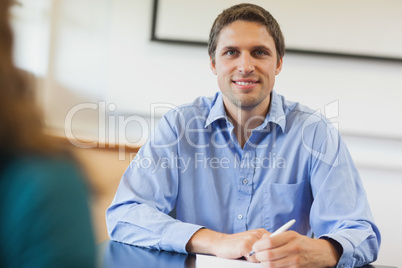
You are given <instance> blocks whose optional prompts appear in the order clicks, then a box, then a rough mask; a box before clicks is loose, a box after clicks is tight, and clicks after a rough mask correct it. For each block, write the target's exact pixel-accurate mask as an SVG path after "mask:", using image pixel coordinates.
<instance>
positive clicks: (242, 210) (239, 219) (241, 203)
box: [234, 146, 255, 233]
mask: <svg viewBox="0 0 402 268" xmlns="http://www.w3.org/2000/svg"><path fill="white" fill-rule="evenodd" d="M254 158H255V150H250V148H247V146H245V147H244V149H243V154H242V157H241V160H240V164H239V165H240V167H239V170H240V172H239V177H238V182H237V184H238V191H237V200H236V208H235V215H234V232H235V233H238V232H244V231H247V222H248V219H247V213H248V210H249V207H250V202H251V197H252V192H253V191H252V190H253V175H254V168H255V167H254V164H253V161H254Z"/></svg>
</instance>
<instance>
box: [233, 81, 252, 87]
mask: <svg viewBox="0 0 402 268" xmlns="http://www.w3.org/2000/svg"><path fill="white" fill-rule="evenodd" d="M236 84H238V85H240V86H248V85H252V84H254V82H236Z"/></svg>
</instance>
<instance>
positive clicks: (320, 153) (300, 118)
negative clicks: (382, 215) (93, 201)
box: [106, 92, 380, 267]
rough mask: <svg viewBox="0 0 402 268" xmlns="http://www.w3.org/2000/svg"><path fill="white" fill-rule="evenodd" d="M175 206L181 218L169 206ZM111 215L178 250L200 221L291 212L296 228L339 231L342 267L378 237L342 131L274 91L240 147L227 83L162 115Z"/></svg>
mask: <svg viewBox="0 0 402 268" xmlns="http://www.w3.org/2000/svg"><path fill="white" fill-rule="evenodd" d="M175 207H176V213H177V219H174V218H172V217H170V216H168V215H167V214H168V213H170V212H171V211H172V210H173V209H174V208H175ZM106 219H107V227H108V232H109V235H110V237H111V239H113V240H117V241H121V242H124V243H129V244H134V245H139V246H144V247H149V248H156V249H160V250H170V251H178V252H186V249H185V248H186V244H187V242H188V240H189V239H190V238H191V236H192V235H193V234H194V233H195V232H196V231H197V230H199V229H200V228H202V227H206V228H209V229H211V230H215V231H218V232H223V233H238V232H243V231H246V230H251V229H256V228H261V227H262V228H265V229H266V230H268V231H270V232H273V231H275V230H276V229H277V228H279V227H280V226H281V225H282V224H284V223H286V222H287V221H289V220H291V219H296V223H295V224H294V225H293V227H292V228H291V229H292V230H295V231H297V232H299V233H300V234H304V235H308V236H312V235H313V234H314V236H315V237H330V238H332V239H334V240H336V241H338V242H339V243H340V244H341V245H342V247H343V255H342V257H341V259H340V261H339V264H338V266H339V267H354V266H362V265H364V264H366V263H369V262H372V261H374V260H375V259H376V258H377V254H378V250H379V245H380V233H379V231H378V229H377V227H376V225H375V223H374V221H373V217H372V215H371V211H370V208H369V205H368V202H367V198H366V194H365V191H364V189H363V185H362V182H361V180H360V177H359V174H358V172H357V170H356V168H355V166H354V164H353V161H352V159H351V156H350V154H349V152H348V150H347V148H346V146H345V144H344V143H343V141H342V140H341V138H340V136H339V134H338V131H337V130H336V129H335V128H334V127H333V125H332V124H331V123H330V122H329V121H328V120H327V119H325V118H323V116H321V114H320V113H318V112H314V111H312V110H310V109H308V108H307V107H305V106H302V105H300V104H298V103H293V102H289V101H286V100H285V99H284V98H283V97H282V96H280V95H278V94H276V93H275V92H272V95H271V107H270V111H269V113H268V114H267V116H266V118H265V120H264V122H263V123H262V124H261V125H260V126H259V127H257V128H255V129H254V130H253V131H252V134H251V136H250V138H249V139H248V141H247V142H246V144H245V145H244V147H243V148H241V146H240V145H239V143H238V141H237V138H236V136H235V134H234V132H233V125H232V124H231V123H230V120H228V118H227V116H226V113H225V109H224V105H223V101H222V94H221V93H217V94H216V95H215V96H214V97H213V98H205V97H201V98H198V99H196V100H195V101H194V102H193V103H192V104H189V105H183V106H180V107H178V108H176V109H173V110H171V111H170V112H168V113H167V114H166V115H164V116H163V118H162V119H161V120H160V121H159V123H158V126H157V127H156V129H155V130H154V131H153V134H152V135H151V137H150V139H149V140H148V142H146V143H145V144H144V145H143V146H142V147H141V149H140V150H139V152H138V154H137V155H136V157H135V159H134V160H133V161H132V163H131V164H130V166H129V167H128V169H127V170H126V172H125V174H124V175H123V177H122V179H121V182H120V185H119V187H118V190H117V193H116V196H115V198H114V200H113V202H112V204H111V206H110V207H109V209H108V210H107V212H106Z"/></svg>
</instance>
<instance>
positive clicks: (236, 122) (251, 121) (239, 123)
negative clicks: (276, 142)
mask: <svg viewBox="0 0 402 268" xmlns="http://www.w3.org/2000/svg"><path fill="white" fill-rule="evenodd" d="M270 103H271V101H270V98H269V100H268V105H265V106H261V107H254V108H251V109H247V108H241V107H237V106H235V105H233V104H232V103H229V104H228V106H229V107H228V106H227V105H226V104H225V109H226V114H227V115H228V118H229V120H230V121H231V123H232V124H233V126H234V130H233V131H234V133H235V135H236V137H237V140H238V142H239V144H240V145H241V147H242V148H243V147H244V145H245V143H246V142H247V140H248V139H249V138H250V136H251V132H252V130H253V129H255V128H256V127H258V126H260V125H261V124H262V123H263V122H264V120H265V117H266V115H267V113H268V111H269V108H270Z"/></svg>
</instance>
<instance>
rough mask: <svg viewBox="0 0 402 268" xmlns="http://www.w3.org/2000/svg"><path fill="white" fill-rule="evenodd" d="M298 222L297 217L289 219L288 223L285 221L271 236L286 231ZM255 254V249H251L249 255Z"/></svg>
mask: <svg viewBox="0 0 402 268" xmlns="http://www.w3.org/2000/svg"><path fill="white" fill-rule="evenodd" d="M295 222H296V220H295V219H293V220H290V221H288V222H287V223H285V224H284V225H282V226H281V227H280V228H279V229H278V230H276V231H275V232H273V233H272V234H271V235H270V236H269V237H273V236H275V235H278V234H281V233H283V232H284V231H286V230H287V229H289V228H290V227H291V226H292V225H293V224H294V223H295ZM254 254H255V251H254V250H252V251H250V253H249V254H248V256H249V257H251V256H253V255H254Z"/></svg>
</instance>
